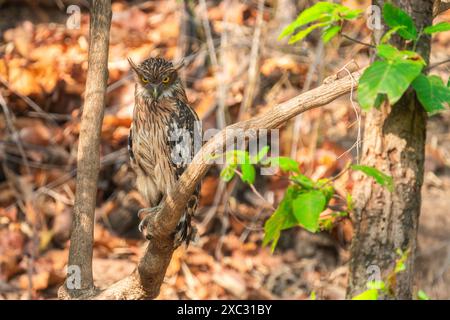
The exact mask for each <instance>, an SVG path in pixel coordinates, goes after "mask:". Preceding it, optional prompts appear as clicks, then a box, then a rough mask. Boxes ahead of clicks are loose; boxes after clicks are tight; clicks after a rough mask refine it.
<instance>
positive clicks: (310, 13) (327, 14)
mask: <svg viewBox="0 0 450 320" xmlns="http://www.w3.org/2000/svg"><path fill="white" fill-rule="evenodd" d="M335 8H336V4H334V3H329V2H319V3H316V4H315V5H313V6H312V7H310V8H308V9H306V10H304V11H302V13H300V15H299V16H298V17H297V19H296V20H295V21H294V22H292V23H291V24H289V25H288V26H287V27H286V28H284V29H283V31H282V32H281V34H280V36H279V37H278V39H281V38H284V37H285V36H287V35H289V34H291V33H293V32H294V31H295V30H296V29H297V28H299V27H301V26H304V25H306V24H308V23H310V22H313V21H316V20H323V19H324V18H325V19H327V18H328V19H330V18H331V13H332V12H333V10H334V9H335Z"/></svg>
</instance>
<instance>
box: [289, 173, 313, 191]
mask: <svg viewBox="0 0 450 320" xmlns="http://www.w3.org/2000/svg"><path fill="white" fill-rule="evenodd" d="M291 180H292V181H293V182H294V183H296V184H298V185H300V186H301V187H302V188H305V189H307V190H310V189H313V188H314V181H312V180H311V179H310V178H308V177H307V176H305V175H303V174H298V175H295V176H292V177H291Z"/></svg>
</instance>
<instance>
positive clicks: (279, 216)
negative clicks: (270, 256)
mask: <svg viewBox="0 0 450 320" xmlns="http://www.w3.org/2000/svg"><path fill="white" fill-rule="evenodd" d="M296 194H297V190H296V188H294V187H292V186H291V187H288V188H287V189H286V192H285V194H284V198H283V200H281V202H280V204H279V206H278V208H277V210H275V212H274V213H273V214H272V216H271V217H270V218H269V219H267V221H266V223H265V224H264V239H263V246H266V245H268V244H269V243H270V242H272V245H271V251H272V252H273V251H274V250H275V247H276V246H277V243H278V240H279V239H280V235H281V231H282V230H285V229H289V228H292V227H294V226H296V225H298V222H297V219H296V218H295V216H294V215H293V213H292V200H293V198H294V197H295V195H296Z"/></svg>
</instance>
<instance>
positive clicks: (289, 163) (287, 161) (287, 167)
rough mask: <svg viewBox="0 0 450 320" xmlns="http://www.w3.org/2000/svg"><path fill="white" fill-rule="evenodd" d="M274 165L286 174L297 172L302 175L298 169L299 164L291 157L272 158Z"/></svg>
mask: <svg viewBox="0 0 450 320" xmlns="http://www.w3.org/2000/svg"><path fill="white" fill-rule="evenodd" d="M270 161H271V163H272V164H273V165H276V166H279V167H280V168H281V170H283V171H284V172H296V173H300V170H299V169H298V162H297V161H295V160H294V159H292V158H289V157H274V158H271V160H270Z"/></svg>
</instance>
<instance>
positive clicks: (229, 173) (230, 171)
mask: <svg viewBox="0 0 450 320" xmlns="http://www.w3.org/2000/svg"><path fill="white" fill-rule="evenodd" d="M236 167H237V165H236V164H230V165H228V166H226V167H225V168H223V169H222V171H221V172H220V177H221V178H222V180H224V181H225V182H230V181H231V179H233V177H234V175H235V174H236V172H235V171H234V170H236Z"/></svg>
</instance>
